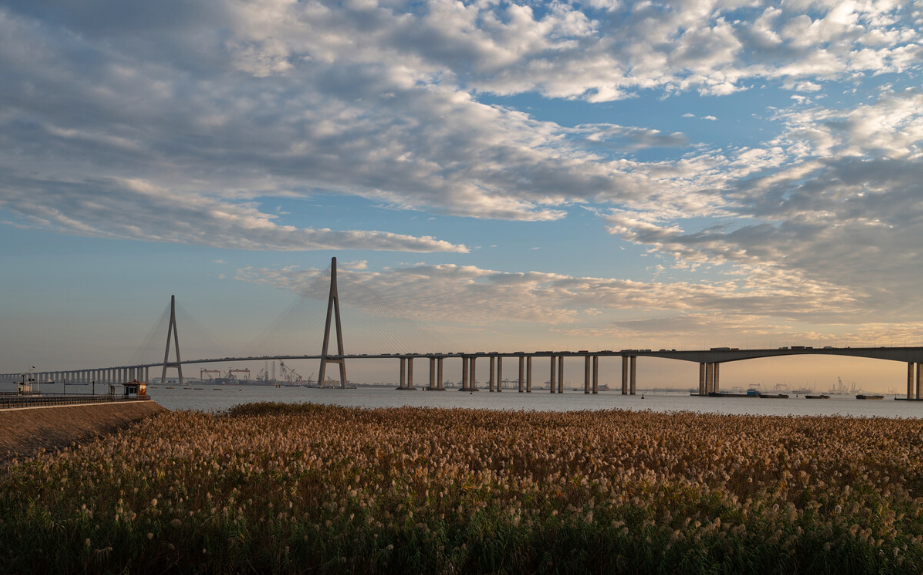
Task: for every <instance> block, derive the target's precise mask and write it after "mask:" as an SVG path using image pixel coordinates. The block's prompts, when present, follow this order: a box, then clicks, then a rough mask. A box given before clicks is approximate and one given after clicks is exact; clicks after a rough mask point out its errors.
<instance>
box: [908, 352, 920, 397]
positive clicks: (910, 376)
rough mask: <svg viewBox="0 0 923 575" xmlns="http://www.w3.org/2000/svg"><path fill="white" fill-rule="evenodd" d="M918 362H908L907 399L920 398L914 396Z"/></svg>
mask: <svg viewBox="0 0 923 575" xmlns="http://www.w3.org/2000/svg"><path fill="white" fill-rule="evenodd" d="M915 368H916V364H915V363H913V362H912V361H911V362H908V363H907V399H918V397H914V379H916V369H915Z"/></svg>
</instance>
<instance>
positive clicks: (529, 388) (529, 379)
mask: <svg viewBox="0 0 923 575" xmlns="http://www.w3.org/2000/svg"><path fill="white" fill-rule="evenodd" d="M526 393H532V356H531V355H530V356H529V357H527V358H526Z"/></svg>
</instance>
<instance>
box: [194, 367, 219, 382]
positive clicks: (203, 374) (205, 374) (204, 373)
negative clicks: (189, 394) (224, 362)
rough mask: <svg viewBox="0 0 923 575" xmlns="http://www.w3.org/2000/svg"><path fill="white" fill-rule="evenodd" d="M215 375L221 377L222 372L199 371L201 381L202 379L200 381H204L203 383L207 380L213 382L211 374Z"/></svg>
mask: <svg viewBox="0 0 923 575" xmlns="http://www.w3.org/2000/svg"><path fill="white" fill-rule="evenodd" d="M213 373H214V374H215V375H217V376H218V377H221V370H220V369H200V370H199V379H200V380H203V381H204V380H206V379H207V380H208V381H211V380H212V376H211V374H213Z"/></svg>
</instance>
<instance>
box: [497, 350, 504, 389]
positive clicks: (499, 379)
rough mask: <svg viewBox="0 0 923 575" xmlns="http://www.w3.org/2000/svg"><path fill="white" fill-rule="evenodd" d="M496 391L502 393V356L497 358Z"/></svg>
mask: <svg viewBox="0 0 923 575" xmlns="http://www.w3.org/2000/svg"><path fill="white" fill-rule="evenodd" d="M497 391H498V392H500V391H503V356H502V355H498V356H497Z"/></svg>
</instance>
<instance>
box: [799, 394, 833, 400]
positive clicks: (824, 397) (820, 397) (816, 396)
mask: <svg viewBox="0 0 923 575" xmlns="http://www.w3.org/2000/svg"><path fill="white" fill-rule="evenodd" d="M804 398H805V399H830V396H829V395H827V394H826V393H822V394H820V395H806V396H804Z"/></svg>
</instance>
